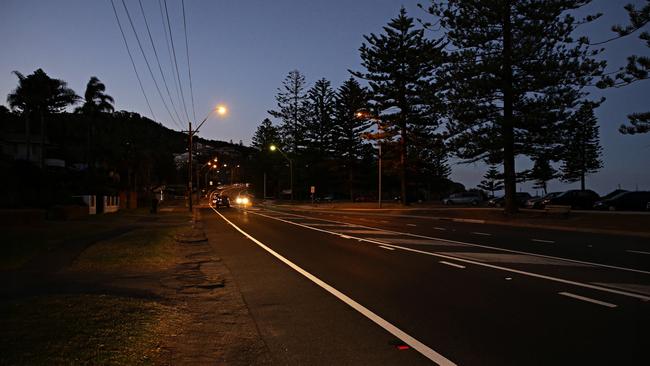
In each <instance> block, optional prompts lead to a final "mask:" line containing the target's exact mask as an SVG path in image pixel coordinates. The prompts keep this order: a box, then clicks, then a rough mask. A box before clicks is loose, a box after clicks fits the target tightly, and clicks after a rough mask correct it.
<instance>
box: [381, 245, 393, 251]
mask: <svg viewBox="0 0 650 366" xmlns="http://www.w3.org/2000/svg"><path fill="white" fill-rule="evenodd" d="M379 247H380V248H384V249H386V250H395V248H391V247H387V246H384V245H380V246H379Z"/></svg>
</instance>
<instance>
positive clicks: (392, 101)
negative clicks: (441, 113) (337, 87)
mask: <svg viewBox="0 0 650 366" xmlns="http://www.w3.org/2000/svg"><path fill="white" fill-rule="evenodd" d="M364 38H365V40H366V42H365V43H363V45H362V46H361V48H360V49H359V51H360V53H361V60H362V62H361V65H362V66H363V68H365V70H366V71H365V72H354V71H351V72H352V74H353V75H354V76H356V77H358V78H360V79H364V80H367V81H368V84H369V85H370V91H371V93H370V101H371V103H372V104H373V108H374V109H375V110H377V111H379V112H380V113H379V118H381V119H382V122H383V125H384V126H385V132H386V133H388V134H389V136H393V138H394V139H397V142H398V151H399V175H400V186H401V197H402V202H403V203H404V204H408V197H407V186H408V183H407V170H408V168H407V163H408V162H407V157H408V150H409V148H410V147H411V134H412V132H413V130H414V129H415V128H420V130H424V129H428V130H429V131H431V130H433V129H435V128H436V127H438V123H439V122H438V115H437V113H436V112H437V111H436V110H435V108H433V107H432V99H433V98H432V96H435V93H434V91H435V90H436V88H435V85H434V83H433V80H432V79H433V77H432V76H433V74H434V71H435V69H436V67H438V66H439V65H440V64H441V63H442V55H443V52H442V45H441V42H439V41H437V42H433V41H431V40H429V39H427V38H426V37H425V36H424V30H422V29H415V26H414V22H413V18H411V17H409V16H407V14H406V10H405V9H404V8H402V9H401V10H400V12H399V15H398V16H397V17H396V18H394V19H391V21H390V22H389V23H388V25H387V26H385V27H384V32H383V33H382V34H380V35H376V34H370V35H369V36H364Z"/></svg>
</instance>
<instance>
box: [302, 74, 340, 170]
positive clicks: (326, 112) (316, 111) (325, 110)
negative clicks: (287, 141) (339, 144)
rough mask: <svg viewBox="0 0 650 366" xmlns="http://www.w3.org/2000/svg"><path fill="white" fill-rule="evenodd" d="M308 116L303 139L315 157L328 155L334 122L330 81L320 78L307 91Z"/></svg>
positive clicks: (330, 149) (322, 157)
mask: <svg viewBox="0 0 650 366" xmlns="http://www.w3.org/2000/svg"><path fill="white" fill-rule="evenodd" d="M306 103H307V108H308V113H309V115H308V117H307V123H306V125H305V139H306V142H307V145H308V147H309V148H310V149H311V150H312V151H313V152H315V153H316V154H317V158H320V159H324V158H327V157H329V155H330V154H329V152H331V151H332V142H333V141H332V128H333V124H334V107H335V93H334V90H333V89H332V87H331V83H330V82H329V81H328V80H327V79H325V78H322V79H320V80H318V81H316V83H315V84H314V86H312V87H311V89H309V91H308V92H307V100H306Z"/></svg>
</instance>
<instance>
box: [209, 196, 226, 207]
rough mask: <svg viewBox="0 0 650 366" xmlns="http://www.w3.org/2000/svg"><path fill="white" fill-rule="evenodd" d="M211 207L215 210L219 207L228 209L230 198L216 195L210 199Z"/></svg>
mask: <svg viewBox="0 0 650 366" xmlns="http://www.w3.org/2000/svg"><path fill="white" fill-rule="evenodd" d="M212 205H213V206H214V207H216V208H219V207H226V208H229V207H230V198H228V196H226V195H224V194H220V195H216V196H214V197H212Z"/></svg>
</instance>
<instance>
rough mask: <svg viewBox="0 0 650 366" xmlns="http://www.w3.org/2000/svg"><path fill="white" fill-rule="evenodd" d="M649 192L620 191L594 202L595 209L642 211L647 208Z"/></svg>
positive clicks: (649, 199)
mask: <svg viewBox="0 0 650 366" xmlns="http://www.w3.org/2000/svg"><path fill="white" fill-rule="evenodd" d="M648 203H650V192H645V191H636V192H622V193H619V194H617V195H616V196H614V197H610V198H608V199H604V200H600V201H598V202H596V203H595V204H594V209H596V210H609V211H643V210H647V209H648Z"/></svg>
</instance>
